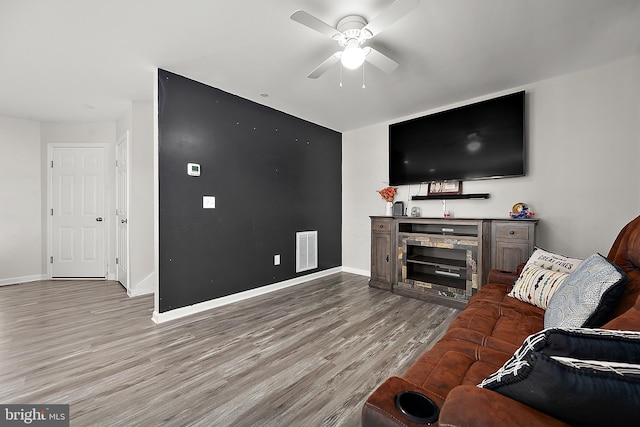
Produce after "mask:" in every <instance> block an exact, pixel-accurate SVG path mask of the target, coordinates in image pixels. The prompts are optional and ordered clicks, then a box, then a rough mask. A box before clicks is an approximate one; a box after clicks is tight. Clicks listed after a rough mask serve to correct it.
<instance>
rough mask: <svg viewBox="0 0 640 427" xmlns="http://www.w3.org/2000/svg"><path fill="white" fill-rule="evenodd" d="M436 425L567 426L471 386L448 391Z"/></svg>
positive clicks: (511, 400)
mask: <svg viewBox="0 0 640 427" xmlns="http://www.w3.org/2000/svg"><path fill="white" fill-rule="evenodd" d="M439 425H440V427H465V426H474V427H483V426H487V427H493V426H529V427H570V424H567V423H565V422H563V421H560V420H558V419H556V418H553V417H552V416H550V415H547V414H545V413H542V412H540V411H538V410H536V409H533V408H531V407H530V406H527V405H525V404H523V403H520V402H518V401H517V400H513V399H510V398H508V397H506V396H503V395H502V394H500V393H496V392H495V391H491V390H487V389H484V388H478V387H476V386H474V385H461V386H458V387H455V388H454V389H453V390H451V391H450V392H449V394H448V395H447V400H446V401H445V402H444V405H442V407H441V410H440V419H439Z"/></svg>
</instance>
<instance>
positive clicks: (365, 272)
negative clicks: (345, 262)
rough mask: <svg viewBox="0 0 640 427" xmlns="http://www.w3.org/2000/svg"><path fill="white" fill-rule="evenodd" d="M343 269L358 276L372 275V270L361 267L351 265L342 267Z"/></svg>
mask: <svg viewBox="0 0 640 427" xmlns="http://www.w3.org/2000/svg"><path fill="white" fill-rule="evenodd" d="M342 271H344V272H345V273H351V274H357V275H358V276H366V277H371V272H370V271H369V270H361V269H359V268H351V267H342Z"/></svg>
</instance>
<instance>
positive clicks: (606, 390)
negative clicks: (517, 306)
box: [478, 329, 640, 426]
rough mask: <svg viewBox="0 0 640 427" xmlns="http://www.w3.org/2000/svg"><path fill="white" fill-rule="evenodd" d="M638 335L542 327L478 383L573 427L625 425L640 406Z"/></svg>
mask: <svg viewBox="0 0 640 427" xmlns="http://www.w3.org/2000/svg"><path fill="white" fill-rule="evenodd" d="M639 355H640V333H638V332H628V331H606V330H602V329H566V330H565V329H546V330H543V331H542V332H539V333H537V334H533V335H531V336H530V337H528V338H527V339H526V340H525V342H524V343H523V345H522V346H521V347H520V349H518V351H516V353H515V354H514V356H513V357H512V358H511V359H509V360H508V361H507V362H506V363H505V365H504V366H503V367H502V368H500V369H499V370H498V371H497V372H496V373H494V374H493V375H491V376H489V377H488V378H486V379H485V380H483V381H482V382H481V383H480V384H479V385H478V387H481V388H487V389H490V390H494V391H497V392H498V393H501V394H503V395H505V396H508V397H510V398H512V399H515V400H517V401H519V402H522V403H524V404H526V405H529V406H531V407H533V408H536V409H538V410H540V411H542V412H545V413H547V414H550V415H552V416H554V417H556V418H559V419H561V420H564V421H566V422H568V423H571V424H576V425H585V426H588V425H593V426H596V425H625V423H628V421H629V420H631V419H634V418H635V417H636V416H637V408H638V407H640V364H636V362H637V360H638V357H640V356H639Z"/></svg>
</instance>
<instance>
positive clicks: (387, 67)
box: [291, 0, 420, 79]
mask: <svg viewBox="0 0 640 427" xmlns="http://www.w3.org/2000/svg"><path fill="white" fill-rule="evenodd" d="M419 3H420V0H396V1H395V2H394V3H393V4H391V6H389V7H388V8H387V9H385V10H384V11H382V13H380V15H378V16H377V17H376V18H375V19H374V20H373V21H371V22H367V20H366V19H364V18H363V17H362V16H359V15H349V16H345V17H344V18H342V19H341V20H340V21H339V22H338V25H336V27H335V28H334V27H332V26H331V25H329V24H327V23H325V22H324V21H321V20H320V19H318V18H316V17H315V16H313V15H310V14H309V13H307V12H305V11H303V10H296V11H295V12H293V14H291V19H293V20H294V21H296V22H298V23H300V24H302V25H304V26H306V27H309V28H311V29H312V30H315V31H318V32H320V33H322V34H324V35H326V36H328V37H329V38H331V39H333V40H335V41H337V42H338V44H339V45H340V46H341V50H339V51H337V52H336V53H334V54H333V55H331V56H330V57H329V58H327V59H326V60H325V61H324V62H323V63H322V64H320V65H319V66H317V67H316V68H315V70H313V71H312V72H311V73H309V75H307V77H309V78H311V79H317V78H318V77H320V76H321V75H322V74H323V73H324V72H325V71H327V70H328V69H329V68H331V67H332V66H333V65H335V64H336V63H338V62H342V65H343V66H344V67H345V68H348V69H351V70H355V69H356V68H358V67H360V66H361V65H362V64H363V63H364V61H367V62H369V63H371V64H372V65H375V66H376V67H378V68H379V69H381V70H382V71H384V72H387V73H391V72H392V71H394V70H395V69H396V68H398V63H397V62H396V61H394V60H393V59H391V58H389V57H388V56H386V55H384V54H383V53H380V52H379V51H377V50H375V49H374V48H372V47H370V46H364V44H365V43H366V42H367V41H368V40H370V39H371V38H373V37H375V36H376V35H378V34H380V32H382V30H384V29H385V28H387V27H389V26H390V25H391V24H393V23H394V22H396V21H398V20H399V19H400V18H402V17H404V16H405V15H407V14H408V13H409V12H411V11H412V10H414V9H415V8H417V7H418V4H419Z"/></svg>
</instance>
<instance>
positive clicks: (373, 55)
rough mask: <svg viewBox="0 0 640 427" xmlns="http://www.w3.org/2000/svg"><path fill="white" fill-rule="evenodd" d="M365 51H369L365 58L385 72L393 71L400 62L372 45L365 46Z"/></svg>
mask: <svg viewBox="0 0 640 427" xmlns="http://www.w3.org/2000/svg"><path fill="white" fill-rule="evenodd" d="M364 49H365V51H368V53H367V56H366V57H365V60H366V61H368V62H370V63H371V64H372V65H375V66H376V67H378V68H380V69H381V70H382V71H384V72H385V73H391V72H393V71H395V69H396V68H398V63H397V62H396V61H394V60H393V59H391V58H389V57H388V56H387V55H385V54H383V53H380V52H378V51H377V50H375V49H374V48H372V47H368V46H367V47H365V48H364Z"/></svg>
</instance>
